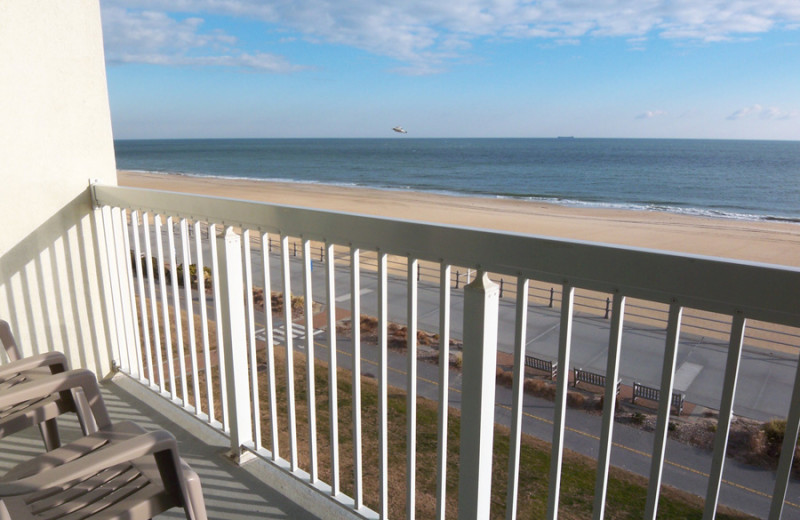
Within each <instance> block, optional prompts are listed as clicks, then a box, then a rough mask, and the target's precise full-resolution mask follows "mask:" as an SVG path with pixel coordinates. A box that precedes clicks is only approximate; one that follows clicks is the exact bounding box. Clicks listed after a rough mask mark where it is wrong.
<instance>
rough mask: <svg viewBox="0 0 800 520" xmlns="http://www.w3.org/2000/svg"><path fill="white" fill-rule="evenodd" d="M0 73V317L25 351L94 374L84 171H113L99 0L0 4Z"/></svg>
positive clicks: (100, 302) (97, 325)
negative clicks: (59, 358) (54, 355)
mask: <svg viewBox="0 0 800 520" xmlns="http://www.w3.org/2000/svg"><path fill="white" fill-rule="evenodd" d="M0 78H2V79H0V222H2V227H0V319H5V320H6V321H8V322H10V323H11V326H12V330H13V331H14V334H15V335H16V336H17V341H18V342H19V343H20V345H21V346H22V349H23V352H24V353H25V354H32V353H39V352H44V351H48V350H54V349H55V350H62V351H65V352H68V353H69V357H70V359H71V362H72V363H73V366H86V367H88V368H92V369H95V370H96V371H98V372H100V375H104V374H105V373H107V372H108V371H109V369H110V359H109V356H110V349H109V345H110V344H111V343H110V338H111V336H112V332H110V331H109V330H108V328H107V327H106V326H105V324H106V323H107V322H108V314H109V312H108V305H107V304H106V302H105V300H104V298H102V297H101V294H102V291H103V290H104V288H103V287H104V284H103V282H102V277H103V273H104V271H103V269H101V267H102V266H101V265H100V264H99V262H101V258H102V257H100V256H99V255H98V253H99V251H100V250H101V249H103V247H104V246H103V243H102V242H99V243H98V241H97V240H96V238H97V237H96V233H95V231H96V229H97V222H96V216H95V213H94V211H93V210H92V206H91V197H90V189H89V180H90V179H97V180H99V181H100V182H103V183H108V184H116V170H115V162H114V147H113V138H112V133H111V117H110V112H109V104H108V93H107V88H106V77H105V65H104V56H103V41H102V30H101V23H100V5H99V1H98V0H3V1H2V2H0ZM0 359H3V356H2V355H0Z"/></svg>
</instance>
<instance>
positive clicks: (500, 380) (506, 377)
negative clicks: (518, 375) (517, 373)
mask: <svg viewBox="0 0 800 520" xmlns="http://www.w3.org/2000/svg"><path fill="white" fill-rule="evenodd" d="M495 380H496V381H497V384H500V385H503V386H507V387H511V385H512V384H513V383H514V374H513V373H512V372H510V371H508V372H506V371H505V370H503V369H502V368H500V367H497V370H496V373H495Z"/></svg>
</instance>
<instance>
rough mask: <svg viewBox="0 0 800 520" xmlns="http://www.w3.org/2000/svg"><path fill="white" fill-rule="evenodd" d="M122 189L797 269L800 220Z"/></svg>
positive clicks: (159, 180) (178, 181)
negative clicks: (341, 212) (799, 221)
mask: <svg viewBox="0 0 800 520" xmlns="http://www.w3.org/2000/svg"><path fill="white" fill-rule="evenodd" d="M117 182H118V184H119V185H120V186H131V187H139V188H150V189H157V190H165V191H178V192H187V193H196V194H200V195H213V196H222V197H229V198H237V199H244V200H256V201H261V202H268V203H274V204H284V205H290V206H302V207H312V208H317V209H326V210H331V211H343V212H348V213H356V214H359V213H360V214H364V215H372V216H381V217H388V218H399V219H405V220H416V221H425V222H434V223H439V224H445V225H458V226H467V227H475V228H484V229H493V230H499V231H508V232H514V233H525V234H533V235H539V236H547V237H554V238H562V239H567V240H583V241H589V242H598V243H606V244H613V245H621V246H629V247H639V248H647V249H658V250H663V251H672V252H678V253H689V254H697V255H704V256H713V257H721V258H730V259H736V260H742V261H748V262H758V263H767V264H775V265H782V266H791V267H800V225H798V224H797V223H794V222H785V221H773V220H752V221H751V220H739V219H733V218H720V217H710V216H699V215H686V214H680V213H671V212H668V211H655V210H647V209H641V210H640V209H616V208H604V207H599V208H598V207H576V206H570V205H567V204H558V203H552V202H544V201H538V200H523V199H515V198H492V197H489V196H470V195H451V194H441V193H430V192H417V191H412V190H392V189H376V188H367V187H361V186H340V185H331V184H322V183H313V182H309V183H303V182H293V181H272V180H262V179H242V178H236V179H231V178H223V177H210V176H208V177H207V176H201V175H192V174H182V173H153V172H141V171H129V170H118V171H117Z"/></svg>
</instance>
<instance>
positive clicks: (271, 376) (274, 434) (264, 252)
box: [261, 233, 280, 460]
mask: <svg viewBox="0 0 800 520" xmlns="http://www.w3.org/2000/svg"><path fill="white" fill-rule="evenodd" d="M271 240H272V239H271V238H270V237H269V235H268V234H267V233H263V234H262V235H261V267H262V269H263V271H264V336H265V342H266V344H267V352H266V356H267V386H268V387H269V425H270V437H271V439H270V441H271V448H272V460H278V458H279V457H280V453H279V451H278V399H277V385H276V383H275V338H274V336H273V335H272V327H273V323H272V283H271V281H270V270H269V252H270V250H271V245H270V241H271Z"/></svg>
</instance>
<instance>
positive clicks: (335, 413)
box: [308, 243, 340, 497]
mask: <svg viewBox="0 0 800 520" xmlns="http://www.w3.org/2000/svg"><path fill="white" fill-rule="evenodd" d="M325 245H326V249H327V258H328V262H327V263H326V264H325V299H326V301H327V302H328V352H329V353H330V361H329V363H328V394H329V398H328V403H329V405H328V406H329V410H330V430H331V442H330V445H331V495H332V496H334V497H335V496H336V495H338V494H339V487H340V486H339V394H338V392H339V384H338V377H337V376H338V374H337V373H336V372H337V367H338V363H337V359H336V285H335V283H334V282H335V279H334V274H335V267H336V265H335V262H334V256H333V254H334V247H333V244H332V243H328V244H325ZM320 251H323V250H322V248H321V247H320ZM320 254H322V253H320ZM308 341H309V342H310V343H313V342H314V337H313V336H312V337H311V338H309V339H308Z"/></svg>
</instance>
